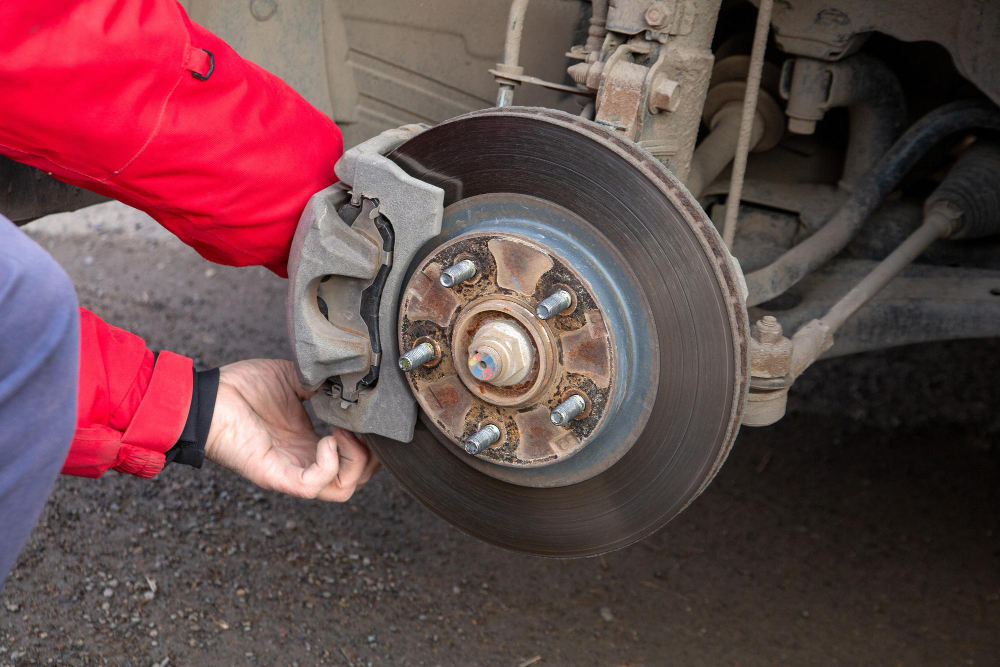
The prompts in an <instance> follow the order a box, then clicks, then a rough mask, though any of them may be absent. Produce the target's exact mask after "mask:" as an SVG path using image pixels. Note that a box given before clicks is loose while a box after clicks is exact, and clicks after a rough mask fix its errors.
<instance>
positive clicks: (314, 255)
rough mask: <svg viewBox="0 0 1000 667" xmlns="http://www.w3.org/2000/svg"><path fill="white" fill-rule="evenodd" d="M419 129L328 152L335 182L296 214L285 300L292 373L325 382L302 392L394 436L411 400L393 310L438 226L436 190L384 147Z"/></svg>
mask: <svg viewBox="0 0 1000 667" xmlns="http://www.w3.org/2000/svg"><path fill="white" fill-rule="evenodd" d="M421 131H423V128H422V127H419V126H407V127H405V128H399V129H397V130H390V131H389V132H386V133H383V134H381V135H379V136H377V137H374V138H373V139H370V140H369V141H366V142H364V143H362V144H360V145H358V146H356V147H355V148H353V149H351V150H350V151H348V152H347V153H345V154H344V156H343V157H342V158H341V159H340V161H338V163H337V166H336V172H337V174H338V176H340V178H341V181H342V183H340V184H336V185H333V186H330V187H329V188H327V189H325V190H323V191H321V192H319V193H317V194H316V195H313V197H312V198H311V199H310V200H309V203H308V205H307V206H306V209H305V211H304V212H303V214H302V218H301V220H300V221H299V227H298V229H297V230H296V233H295V239H294V240H293V242H292V249H291V255H290V258H289V263H288V274H289V286H288V295H287V299H286V314H287V323H288V335H289V339H290V341H291V344H292V351H293V355H294V358H295V362H296V366H297V367H298V370H299V377H300V379H301V380H302V383H303V385H304V386H306V387H308V388H310V389H319V388H322V387H324V386H325V387H327V388H329V391H320V392H318V393H317V394H316V395H315V396H314V397H313V398H312V405H313V408H314V409H315V411H316V415H317V416H318V417H319V418H320V419H322V420H323V421H325V422H327V423H330V424H333V425H335V426H340V427H342V428H345V429H348V430H351V431H354V432H356V433H373V434H377V435H383V436H386V437H388V438H393V439H395V440H401V441H404V442H405V441H409V440H411V439H412V438H413V428H414V425H415V424H416V420H417V409H416V403H415V401H414V399H413V395H412V393H411V392H410V389H409V387H408V386H407V384H406V380H405V378H404V377H403V374H402V372H401V371H400V370H399V368H398V366H397V360H398V358H399V350H398V343H397V332H396V311H397V306H398V302H399V293H400V290H401V289H402V283H403V279H404V277H405V273H406V269H407V267H408V266H409V265H410V262H411V261H412V260H413V258H414V256H415V255H416V253H417V251H418V250H419V249H420V247H421V246H423V245H424V244H425V243H426V242H427V241H428V240H430V239H432V238H433V237H435V236H437V235H438V234H439V233H440V232H441V218H442V215H443V211H444V191H443V190H442V189H441V188H439V187H436V186H433V185H430V184H428V183H425V182H423V181H419V180H417V179H415V178H413V177H411V176H409V175H407V174H406V173H405V172H404V171H403V170H402V169H401V168H400V167H398V166H397V165H396V164H394V163H393V162H392V161H390V160H389V159H387V158H386V157H385V156H384V154H385V153H388V152H389V151H391V150H393V149H394V148H396V147H397V146H399V145H400V144H402V143H403V142H404V141H405V140H406V139H408V138H410V137H412V136H414V135H415V134H417V133H419V132H421ZM348 188H350V190H348ZM341 212H342V214H341ZM345 218H351V219H350V220H346V219H345ZM386 227H388V230H386ZM386 231H388V232H389V234H388V236H387V235H386ZM379 290H381V295H380V298H379V294H378V292H379ZM376 303H377V308H375V305H376ZM324 311H325V312H324ZM371 327H376V328H377V335H376V331H371V330H370V329H371ZM373 369H374V370H373ZM335 385H339V386H340V387H341V389H340V391H333V389H332V387H333V386H335ZM341 392H342V393H341Z"/></svg>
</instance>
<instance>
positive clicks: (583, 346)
mask: <svg viewBox="0 0 1000 667" xmlns="http://www.w3.org/2000/svg"><path fill="white" fill-rule="evenodd" d="M560 340H561V341H562V348H563V366H565V368H566V370H567V371H569V372H571V373H580V374H581V375H585V376H587V377H589V378H590V379H592V380H593V381H594V383H595V384H597V385H598V386H600V387H607V386H608V384H610V382H611V350H610V343H609V341H608V329H607V327H606V326H605V324H604V318H603V317H601V314H600V313H598V312H596V311H591V312H588V313H587V326H585V327H581V328H579V329H577V330H575V331H570V332H569V333H564V334H562V336H561V337H560Z"/></svg>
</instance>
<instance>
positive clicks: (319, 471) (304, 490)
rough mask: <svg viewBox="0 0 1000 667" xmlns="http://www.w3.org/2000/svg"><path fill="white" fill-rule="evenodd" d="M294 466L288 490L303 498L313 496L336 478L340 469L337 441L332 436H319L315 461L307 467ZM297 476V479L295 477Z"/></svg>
mask: <svg viewBox="0 0 1000 667" xmlns="http://www.w3.org/2000/svg"><path fill="white" fill-rule="evenodd" d="M297 471H298V474H295V472H294V468H293V470H290V471H289V472H290V473H291V475H292V479H291V480H290V481H292V482H293V485H294V486H293V489H292V490H290V491H289V493H292V494H294V495H296V496H302V497H303V498H315V497H316V496H318V495H319V492H320V491H322V490H323V489H324V488H325V487H326V486H327V485H328V484H330V483H331V482H333V481H334V480H335V479H337V473H338V472H339V471H340V457H339V456H338V455H337V441H336V440H335V439H334V438H333V436H329V435H328V436H326V437H324V438H320V440H319V442H317V443H316V462H315V463H313V464H312V465H310V466H309V467H308V468H304V469H303V468H298V469H297ZM296 478H297V479H296Z"/></svg>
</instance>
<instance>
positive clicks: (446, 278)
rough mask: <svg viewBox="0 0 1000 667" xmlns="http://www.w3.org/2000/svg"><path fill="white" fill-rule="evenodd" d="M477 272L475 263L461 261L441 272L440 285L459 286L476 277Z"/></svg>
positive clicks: (466, 260)
mask: <svg viewBox="0 0 1000 667" xmlns="http://www.w3.org/2000/svg"><path fill="white" fill-rule="evenodd" d="M477 270H478V269H477V268H476V263H475V262H473V261H472V260H471V259H463V260H462V261H461V262H458V263H457V264H455V265H453V266H449V267H448V268H447V269H445V270H444V271H442V272H441V284H442V285H444V286H445V287H454V286H455V285H460V284H461V283H464V282H465V281H466V280H469V279H470V278H472V276H474V275H476V271H477Z"/></svg>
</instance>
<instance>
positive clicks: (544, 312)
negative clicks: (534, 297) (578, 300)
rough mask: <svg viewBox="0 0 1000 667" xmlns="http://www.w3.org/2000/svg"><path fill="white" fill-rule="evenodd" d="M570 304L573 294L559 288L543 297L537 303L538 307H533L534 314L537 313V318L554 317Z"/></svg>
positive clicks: (571, 303)
mask: <svg viewBox="0 0 1000 667" xmlns="http://www.w3.org/2000/svg"><path fill="white" fill-rule="evenodd" d="M572 305H573V295H572V294H570V293H569V292H567V291H566V290H564V289H560V290H556V291H555V292H553V293H552V294H550V295H548V296H547V297H545V299H543V300H542V302H541V303H540V304H538V307H537V308H535V314H536V315H538V319H540V320H547V319H549V318H552V317H555V316H556V315H558V314H559V313H561V312H563V311H564V310H566V309H567V308H569V307H570V306H572Z"/></svg>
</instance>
